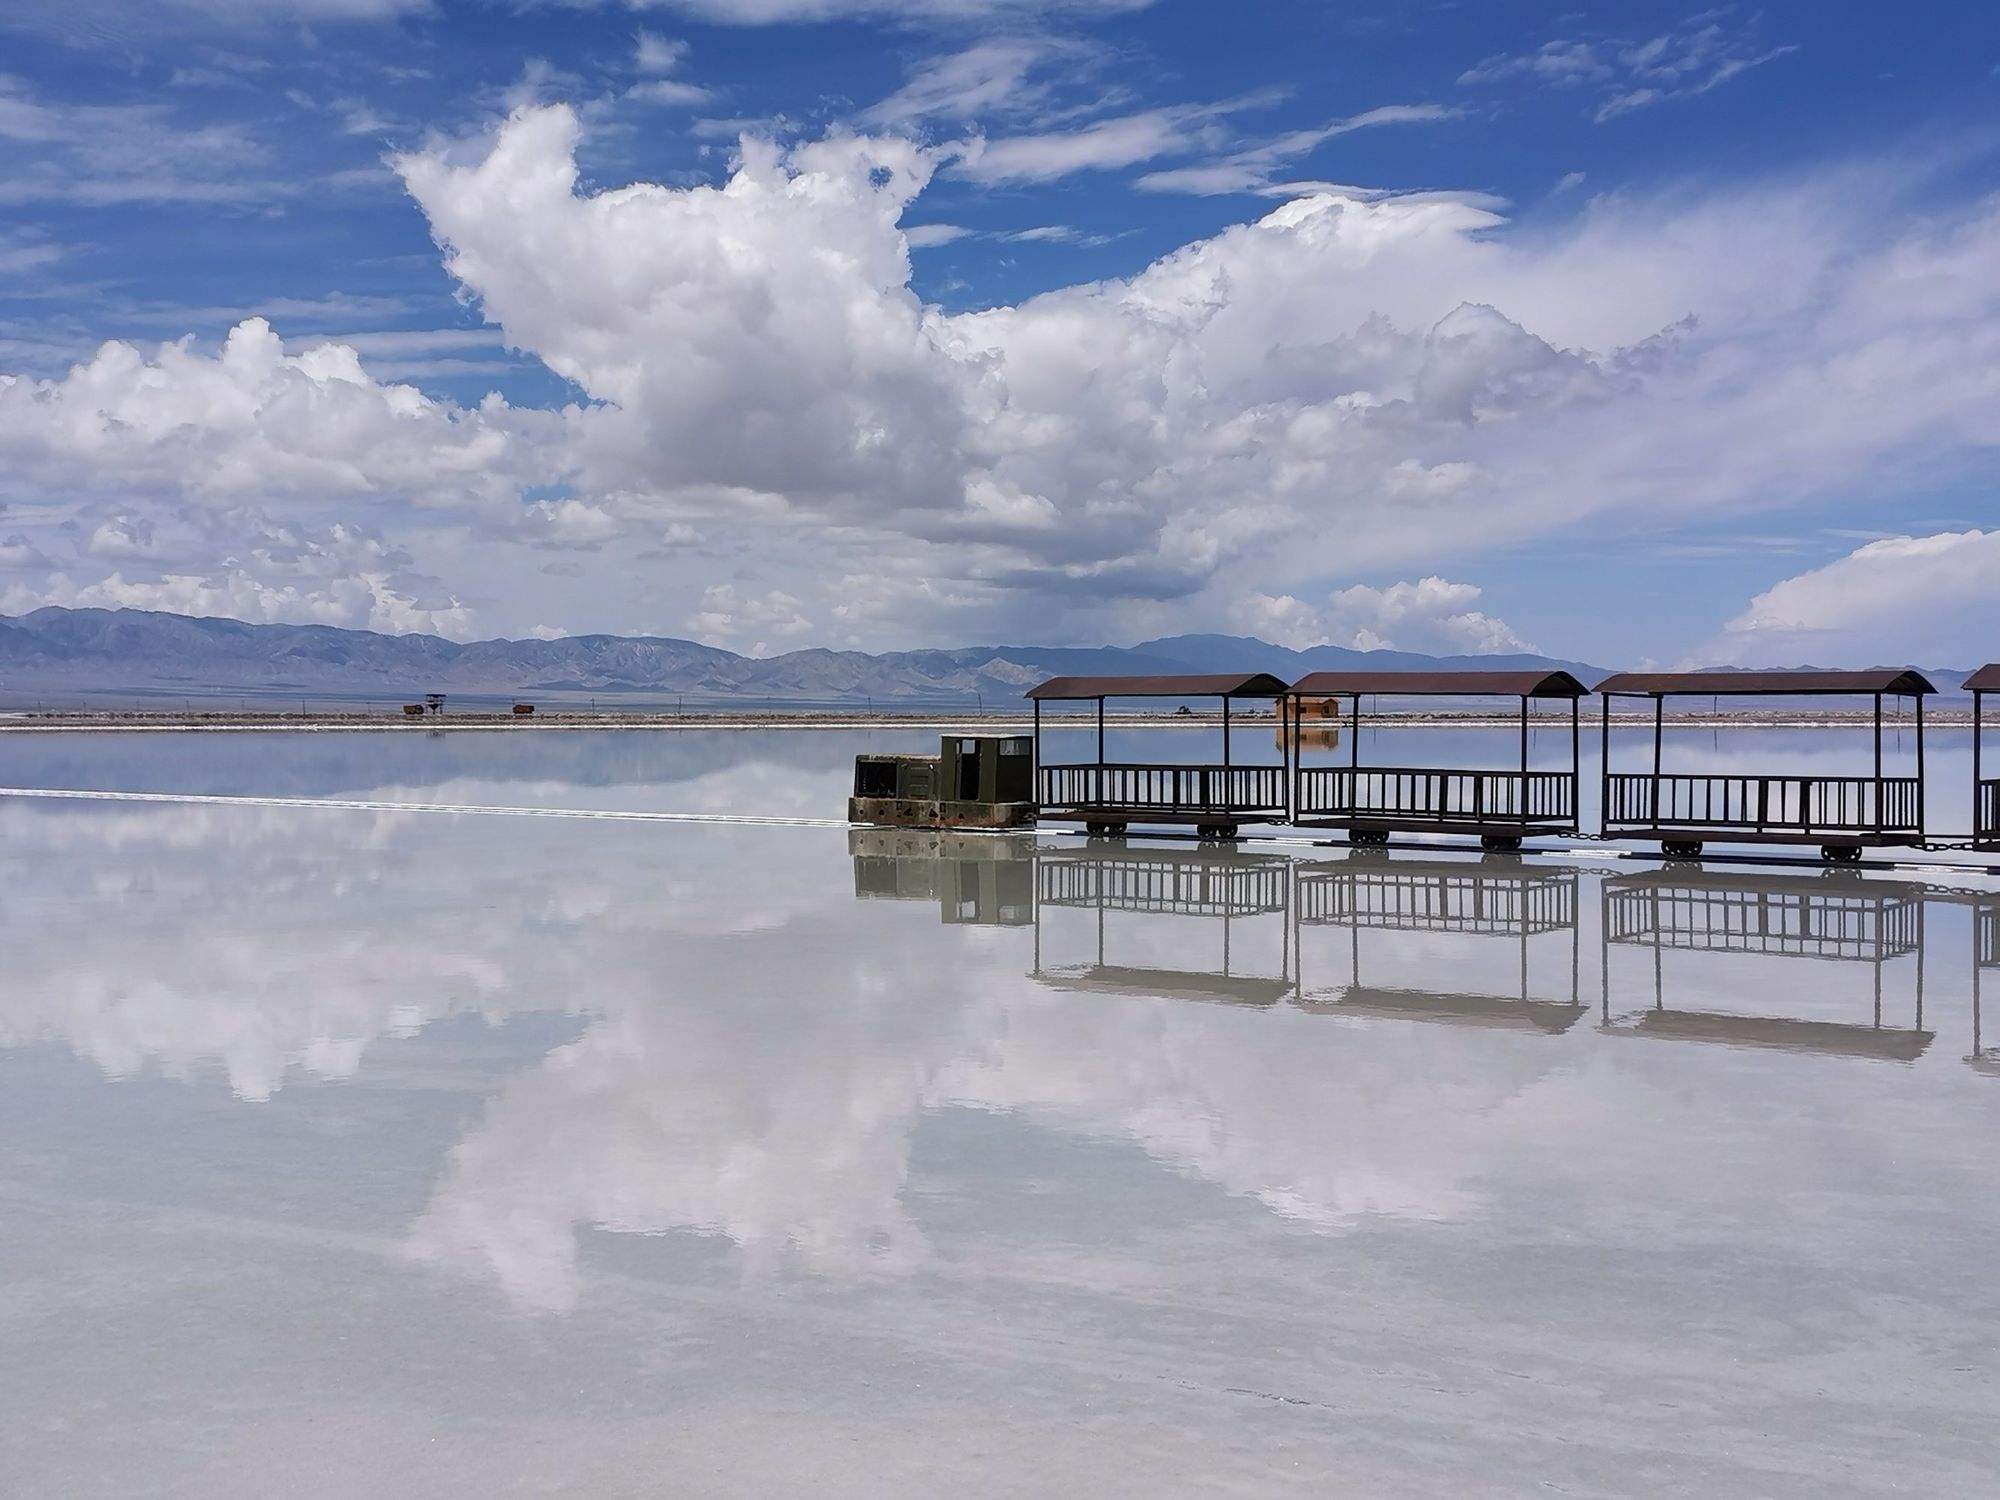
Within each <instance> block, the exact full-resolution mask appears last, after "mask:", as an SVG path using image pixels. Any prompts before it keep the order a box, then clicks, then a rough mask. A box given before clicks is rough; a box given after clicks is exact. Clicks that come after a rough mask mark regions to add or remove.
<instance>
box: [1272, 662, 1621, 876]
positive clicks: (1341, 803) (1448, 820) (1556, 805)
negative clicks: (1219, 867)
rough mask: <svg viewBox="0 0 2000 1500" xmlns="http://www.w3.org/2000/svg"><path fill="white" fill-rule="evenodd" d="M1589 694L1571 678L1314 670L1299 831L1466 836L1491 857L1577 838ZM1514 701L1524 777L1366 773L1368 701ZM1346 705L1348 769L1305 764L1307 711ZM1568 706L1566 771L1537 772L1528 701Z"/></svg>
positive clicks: (1512, 773)
mask: <svg viewBox="0 0 2000 1500" xmlns="http://www.w3.org/2000/svg"><path fill="white" fill-rule="evenodd" d="M1588 691H1589V689H1587V688H1585V687H1584V685H1583V684H1582V683H1581V682H1578V681H1577V680H1576V679H1575V678H1574V677H1572V676H1570V674H1569V673H1567V672H1561V671H1555V672H1550V671H1541V670H1530V671H1499V672H1312V673H1309V674H1307V675H1306V676H1304V677H1301V678H1300V679H1299V680H1298V681H1297V682H1295V683H1293V684H1292V686H1291V690H1290V692H1289V694H1288V699H1289V701H1290V703H1291V705H1292V712H1291V714H1290V716H1289V717H1290V720H1291V725H1292V742H1291V757H1290V765H1291V808H1292V821H1293V822H1294V823H1296V824H1297V825H1298V826H1299V827H1301V828H1344V829H1346V830H1347V834H1348V838H1349V839H1350V840H1351V841H1352V842H1354V843H1356V844H1383V843H1387V842H1388V839H1389V835H1390V834H1391V833H1395V832H1406V833H1423V832H1429V833H1460V834H1472V835H1475V836H1477V838H1478V839H1479V841H1480V843H1481V845H1482V846H1483V847H1485V848H1487V849H1518V848H1520V847H1521V840H1522V839H1523V838H1524V837H1527V836H1528V835H1530V834H1538V833H1540V834H1561V833H1575V832H1577V831H1578V826H1579V825H1578V823H1577V797H1576V790H1577V769H1578V753H1579V751H1578V740H1579V735H1578V730H1577V702H1578V700H1580V699H1581V698H1582V697H1583V696H1584V694H1585V693H1586V692H1588ZM1364 694H1367V695H1374V696H1394V697H1416V698H1475V697H1479V698H1515V699H1518V700H1520V705H1521V766H1520V769H1519V770H1504V771H1502V770H1466V769H1461V768H1456V767H1438V766H1363V765H1362V764H1361V699H1362V696H1363V695H1364ZM1343 698H1345V699H1346V700H1348V702H1349V703H1350V705H1351V706H1352V719H1351V722H1350V739H1349V743H1348V763H1347V765H1345V766H1311V767H1308V766H1306V765H1305V764H1304V752H1305V749H1306V745H1307V744H1308V743H1309V742H1308V741H1307V739H1306V737H1305V732H1304V729H1303V726H1304V724H1305V722H1306V719H1307V713H1306V706H1307V705H1308V704H1312V705H1318V706H1320V715H1321V718H1322V720H1323V719H1324V717H1325V707H1324V706H1325V705H1333V704H1338V702H1339V701H1340V700H1341V699H1343ZM1541 699H1553V700H1556V701H1558V702H1563V701H1567V702H1568V704H1569V769H1568V770H1567V771H1537V770H1533V769H1531V768H1530V766H1529V762H1528V752H1529V744H1528V728H1529V718H1528V707H1529V703H1530V701H1531V700H1541Z"/></svg>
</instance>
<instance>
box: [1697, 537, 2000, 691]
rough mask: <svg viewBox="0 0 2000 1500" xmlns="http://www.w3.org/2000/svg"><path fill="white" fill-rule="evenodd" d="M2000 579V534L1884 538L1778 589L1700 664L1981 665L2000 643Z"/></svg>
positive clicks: (1737, 621) (1702, 655) (1754, 604)
mask: <svg viewBox="0 0 2000 1500" xmlns="http://www.w3.org/2000/svg"><path fill="white" fill-rule="evenodd" d="M1996 579H2000V531H1979V530H1973V531H1944V532H1938V533H1936V534H1935V535H1931V536H1894V537H1884V538H1882V539H1881V540H1879V541H1873V542H1869V543H1867V544H1865V545H1864V546H1861V547H1857V548H1856V549H1855V550H1854V551H1852V552H1850V553H1848V554H1847V555H1846V556H1844V557H1839V558H1836V559H1834V561H1832V562H1830V563H1827V564H1825V565H1824V566H1823V567H1818V568H1813V569H1811V570H1809V571H1807V572H1804V573H1800V574H1796V575H1795V576H1793V577H1791V578H1786V579H1783V580H1781V581H1779V582H1778V583H1775V584H1773V585H1772V586H1771V587H1770V588H1768V589H1766V590H1764V592H1763V593H1761V594H1759V595H1757V596H1756V597H1755V598H1754V599H1752V600H1751V601H1750V603H1749V604H1748V606H1746V607H1745V608H1744V610H1743V611H1742V612H1741V613H1740V614H1738V615H1737V616H1736V617H1735V618H1734V619H1732V620H1731V621H1730V622H1729V623H1728V625H1727V626H1726V627H1724V629H1723V633H1722V634H1721V635H1720V636H1719V637H1718V638H1716V639H1715V640H1713V641H1711V642H1709V643H1708V645H1707V646H1705V647H1704V648H1703V649H1702V650H1701V651H1700V652H1699V653H1697V658H1696V659H1697V660H1699V661H1702V662H1709V661H1713V662H1722V663H1728V664H1731V665H1738V666H1799V665H1807V664H1809V665H1814V666H1836V667H1844V666H1855V667H1859V666H1885V665H1904V664H1916V665H1921V666H1932V667H1955V666H1977V665H1979V664H1980V662H1983V661H1984V660H1986V659H1987V658H1989V657H1991V656H1993V655H1995V654H1996V652H1995V651H1994V650H1993V648H1992V645H1991V643H1992V642H1994V641H2000V590H1996V588H1995V586H1994V585H1995V580H1996ZM1974 657H1977V658H1978V660H1974V659H1973V658H1974Z"/></svg>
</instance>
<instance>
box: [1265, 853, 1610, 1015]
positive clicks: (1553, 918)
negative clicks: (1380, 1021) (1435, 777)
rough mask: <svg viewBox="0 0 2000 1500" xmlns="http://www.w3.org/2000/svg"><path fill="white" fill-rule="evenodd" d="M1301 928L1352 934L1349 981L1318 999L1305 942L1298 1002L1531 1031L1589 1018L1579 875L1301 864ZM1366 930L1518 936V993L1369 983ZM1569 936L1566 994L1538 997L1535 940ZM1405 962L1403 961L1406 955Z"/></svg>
mask: <svg viewBox="0 0 2000 1500" xmlns="http://www.w3.org/2000/svg"><path fill="white" fill-rule="evenodd" d="M1297 886H1298V894H1297V901H1296V905H1295V912H1296V916H1295V922H1296V925H1297V926H1298V927H1300V928H1305V927H1322V928H1325V927H1344V928H1346V929H1348V932H1349V935H1350V941H1349V945H1348V949H1349V954H1348V956H1349V982H1348V983H1347V984H1346V985H1345V986H1343V987H1341V988H1340V990H1339V991H1338V992H1337V993H1334V994H1330V995H1327V996H1324V997H1322V996H1318V995H1314V994H1311V993H1309V992H1308V991H1307V990H1306V988H1305V981H1304V973H1305V952H1304V947H1305V938H1304V933H1303V932H1300V933H1299V934H1298V935H1297V936H1296V937H1295V938H1294V942H1293V946H1294V947H1295V948H1297V949H1298V950H1299V975H1300V978H1299V983H1298V987H1297V990H1296V994H1297V997H1298V1000H1299V1003H1300V1004H1301V1005H1305V1006H1309V1007H1312V1008H1321V1007H1324V1008H1327V1009H1330V1010H1337V1011H1338V1012H1340V1013H1343V1014H1365V1015H1381V1016H1395V1017H1398V1018H1404V1019H1412V1020H1429V1021H1450V1022H1457V1023H1460V1024H1467V1025H1484V1026H1530V1027H1534V1028H1536V1029H1539V1030H1542V1031H1549V1032H1561V1031H1567V1030H1568V1029H1569V1028H1570V1027H1571V1026H1573V1025H1575V1024H1576V1021H1577V1018H1578V1017H1580V1016H1581V1015H1582V1014H1583V1010H1584V1007H1583V1004H1582V1002H1581V999H1580V998H1579V994H1578V971H1577V924H1576V913H1577V900H1576V893H1577V876H1576V872H1575V871H1573V870H1552V869H1544V868H1540V867H1537V866H1533V865H1525V864H1521V863H1520V862H1518V861H1514V860H1508V861H1504V862H1492V863H1477V864H1475V863H1471V862H1468V861H1443V860H1439V861H1419V860H1393V861H1392V860H1389V859H1385V858H1382V857H1380V856H1370V855H1360V856H1355V857H1351V858H1349V859H1346V860H1340V861H1331V862H1328V863H1324V864H1317V865H1311V866H1303V867H1301V869H1300V871H1299V874H1298V880H1297ZM1364 930H1373V931H1390V932H1418V933H1426V934H1451V935H1457V936H1462V937H1472V938H1485V939H1493V938H1501V939H1512V940H1513V941H1514V942H1515V944H1516V951H1517V954H1518V959H1519V983H1518V987H1517V991H1516V993H1515V994H1513V995H1499V994H1493V993H1486V992H1471V991H1466V990H1459V989H1451V988H1445V987H1435V986H1432V987H1418V986H1409V985H1399V986H1383V985H1371V984H1367V983H1365V982H1364V981H1363V978H1362V955H1361V934H1362V932H1363V931H1364ZM1564 932H1567V933H1568V934H1569V937H1570V941H1569V943H1568V949H1569V994H1568V998H1567V999H1566V1000H1563V999H1548V998H1542V999H1537V998H1535V997H1534V995H1533V994H1532V993H1531V989H1530V983H1529V953H1530V946H1531V940H1532V939H1535V938H1538V937H1547V936H1550V935H1555V934H1560V933H1564ZM1405 961H1406V962H1407V956H1405Z"/></svg>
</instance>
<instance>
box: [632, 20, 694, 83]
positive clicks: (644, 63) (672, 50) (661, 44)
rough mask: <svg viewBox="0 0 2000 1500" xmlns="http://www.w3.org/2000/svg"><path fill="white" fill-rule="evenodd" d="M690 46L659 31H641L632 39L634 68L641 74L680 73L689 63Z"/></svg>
mask: <svg viewBox="0 0 2000 1500" xmlns="http://www.w3.org/2000/svg"><path fill="white" fill-rule="evenodd" d="M687 55H688V44H687V43H686V42H683V41H680V40H678V39H677V38H674V37H665V36H661V35H660V34H659V33H658V32H657V31H644V30H642V31H640V32H638V33H637V34H635V35H634V36H633V38H632V66H633V67H634V68H635V69H637V70H638V71H639V72H641V73H678V72H679V71H680V66H681V64H682V63H684V62H686V61H687Z"/></svg>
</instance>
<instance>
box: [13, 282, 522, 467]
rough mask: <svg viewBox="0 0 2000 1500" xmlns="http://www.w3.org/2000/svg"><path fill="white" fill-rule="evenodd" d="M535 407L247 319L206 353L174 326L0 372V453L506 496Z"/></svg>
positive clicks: (72, 463) (57, 461)
mask: <svg viewBox="0 0 2000 1500" xmlns="http://www.w3.org/2000/svg"><path fill="white" fill-rule="evenodd" d="M550 420H551V419H548V418H542V417H538V416H537V415H536V414H528V413H515V412H513V411H512V410H511V409H510V408H508V407H507V406H506V405H505V403H504V402H500V401H498V400H497V399H495V400H493V401H490V402H488V403H487V404H486V405H484V406H482V407H481V408H479V409H478V410H475V411H466V410H463V409H459V408H456V407H452V406H450V405H448V404H445V403H441V402H437V401H433V400H431V399H430V398H429V397H427V396H425V395H424V394H423V393H422V392H421V391H419V390H417V389H416V388H415V387H414V386H407V385H382V384H379V383H377V382H376V381H374V380H373V379H371V378H370V377H369V376H368V374H367V373H366V372H365V371H364V370H363V369H362V367H361V362H360V358H359V356H358V354H357V353H356V352H355V351H354V350H353V349H352V348H349V347H345V346H343V345H339V344H324V343H323V344H317V345H314V346H313V347H310V348H308V349H305V350H303V351H302V352H300V353H296V354H293V353H288V352H287V351H286V349H285V347H284V345H283V343H282V342H281V341H280V339H279V338H278V336H277V335H276V334H275V333H273V332H272V330H271V327H270V325H269V324H268V323H266V322H265V321H264V320H263V319H261V318H251V319H247V320H245V321H244V322H242V323H240V324H238V325H237V326H236V327H235V328H234V329H232V330H231V331H230V334H229V337H228V339H227V340H226V341H225V342H224V344H223V346H222V348H221V350H220V351H219V352H218V353H216V354H214V355H207V354H203V353H201V352H199V351H198V350H196V349H195V348H194V347H193V344H192V341H191V340H188V339H183V340H181V341H180V342H178V343H172V344H164V345H161V346H160V347H159V348H158V349H157V350H156V351H155V352H154V353H153V354H152V355H151V356H148V355H146V354H143V353H142V352H140V350H138V349H137V348H135V347H133V346H132V345H130V344H125V343H115V342H114V343H109V344H106V345H104V346H103V347H102V348H101V349H99V350H98V351H97V352H96V354H95V355H93V356H92V357H91V358H90V359H89V360H87V361H86V362H84V363H82V364H79V365H77V366H76V367H75V368H74V369H72V370H71V371H70V372H69V373H68V374H67V375H65V376H64V377H62V378H61V379H59V380H29V379H24V378H21V377H18V376H8V375H0V457H4V459H5V461H6V463H7V465H8V467H9V468H10V470H11V471H12V472H11V478H12V480H13V482H14V483H15V484H17V485H20V486H23V487H28V486H33V487H37V488H43V489H57V490H61V489H88V490H97V491H99V492H102V490H104V489H106V488H108V489H111V490H112V491H114V492H118V491H123V492H126V493H134V494H148V495H152V494H158V493H160V492H162V491H171V492H174V493H178V494H181V495H185V496H189V497H200V498H207V499H227V498H232V497H243V496H264V495H270V494H278V493H284V492H309V493H313V494H318V495H325V494H348V495H364V496H365V495H372V494H376V493H380V492H384V491H387V492H391V493H395V494H401V495H406V496H408V495H414V494H417V493H418V492H421V493H422V494H423V495H424V497H425V498H426V500H427V502H428V503H438V504H457V505H467V506H476V505H480V504H493V505H507V504H511V503H512V502H513V497H514V495H515V494H516V486H517V485H518V484H519V482H520V481H521V480H522V479H524V478H527V477H528V475H529V472H530V471H529V470H528V469H525V468H523V467H522V463H523V461H524V460H528V459H529V458H530V447H529V446H528V445H526V444H523V443H522V442H521V441H520V439H521V438H522V437H523V436H524V435H526V434H527V432H528V431H529V430H530V429H531V428H533V427H535V426H536V425H537V424H538V423H539V425H540V426H541V427H542V428H544V429H547V428H548V427H549V425H550Z"/></svg>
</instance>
